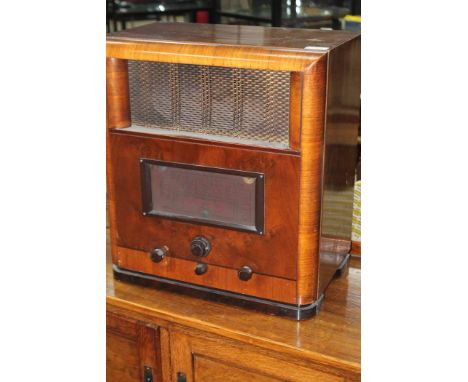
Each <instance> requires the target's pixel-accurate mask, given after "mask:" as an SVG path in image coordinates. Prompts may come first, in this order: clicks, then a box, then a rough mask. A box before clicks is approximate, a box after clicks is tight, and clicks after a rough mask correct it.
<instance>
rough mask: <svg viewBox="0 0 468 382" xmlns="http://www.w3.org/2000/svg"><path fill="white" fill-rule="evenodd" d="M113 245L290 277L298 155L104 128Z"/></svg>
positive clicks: (294, 242) (293, 274)
mask: <svg viewBox="0 0 468 382" xmlns="http://www.w3.org/2000/svg"><path fill="white" fill-rule="evenodd" d="M110 146H111V158H112V162H111V171H112V172H113V173H114V174H117V176H115V177H114V190H115V191H114V200H115V206H116V207H115V210H116V217H117V221H116V225H117V227H116V230H117V233H118V234H117V237H118V245H119V246H121V247H124V248H129V249H134V250H140V251H143V252H144V256H145V257H147V256H148V254H149V253H150V252H151V250H152V249H154V248H160V247H165V246H166V247H167V248H169V251H170V252H169V254H168V256H171V257H177V258H183V259H187V260H190V261H194V262H197V261H199V260H200V258H197V257H196V256H194V255H193V254H192V252H191V245H192V241H193V239H194V238H196V237H205V238H207V240H208V241H209V243H210V246H211V250H210V253H209V254H208V255H207V256H206V257H203V259H202V260H203V262H204V263H207V264H216V265H219V266H223V267H229V268H235V269H239V268H240V267H242V266H243V265H245V264H248V265H249V266H250V267H251V268H252V269H253V271H255V272H256V273H259V274H265V275H271V276H277V277H283V278H287V279H291V280H294V279H295V278H296V266H295V259H296V256H297V242H298V236H297V235H298V231H297V221H298V219H299V215H298V214H299V208H298V202H299V195H298V193H299V159H300V158H299V156H298V155H294V154H278V153H269V152H260V153H259V152H258V151H253V150H249V149H240V148H226V147H222V146H217V145H212V144H210V145H207V144H202V143H195V142H184V141H176V140H171V139H168V138H165V139H164V138H162V137H151V136H144V137H143V136H138V135H136V134H134V133H130V132H127V131H125V129H123V130H115V131H112V132H111V133H110Z"/></svg>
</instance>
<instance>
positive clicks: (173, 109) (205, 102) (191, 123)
mask: <svg viewBox="0 0 468 382" xmlns="http://www.w3.org/2000/svg"><path fill="white" fill-rule="evenodd" d="M128 70H129V86H130V104H131V116H132V125H137V126H143V127H148V128H159V129H168V130H171V131H181V132H188V133H196V134H211V135H216V136H219V137H230V138H236V139H238V140H255V141H261V142H265V143H273V144H281V145H284V146H289V95H290V94H289V88H290V82H289V81H290V73H288V72H274V71H264V70H251V69H236V68H234V69H232V68H221V67H215V66H199V65H180V64H167V63H161V62H150V61H132V60H129V62H128Z"/></svg>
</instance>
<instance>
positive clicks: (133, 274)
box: [107, 23, 360, 365]
mask: <svg viewBox="0 0 468 382" xmlns="http://www.w3.org/2000/svg"><path fill="white" fill-rule="evenodd" d="M359 95H360V36H359V35H358V34H355V33H350V32H345V31H317V30H300V29H285V28H262V27H248V26H229V25H201V24H170V23H169V24H168V23H155V24H152V25H149V26H144V27H140V28H135V29H132V30H128V31H123V32H118V33H115V34H111V35H108V37H107V110H108V111H107V137H108V139H107V143H108V150H107V155H108V156H107V159H108V166H107V168H108V194H109V215H110V235H111V252H112V261H113V264H114V273H115V276H116V277H117V278H119V279H121V280H127V281H134V282H140V283H145V284H148V285H168V286H170V287H171V288H177V289H181V288H182V289H184V290H189V291H191V292H193V293H197V294H200V295H204V296H212V297H213V298H216V299H219V300H224V301H230V302H232V303H236V304H241V305H243V306H254V307H255V308H257V309H258V308H261V309H264V310H266V311H268V312H272V313H275V314H277V315H287V316H291V317H293V318H295V319H303V318H307V317H310V316H311V315H313V314H314V313H316V312H317V309H318V307H319V305H320V303H321V301H322V299H323V296H324V292H325V289H326V288H327V286H328V285H329V283H330V281H331V280H332V278H333V276H334V275H335V274H336V272H337V271H338V272H339V271H340V270H341V269H342V268H343V267H344V266H345V264H346V262H347V260H348V257H349V255H348V253H349V251H350V248H351V240H350V238H351V223H352V204H353V192H352V191H353V185H354V169H355V162H356V154H357V151H356V145H357V134H358V126H359V110H360V96H359ZM203 362H205V363H206V364H207V365H208V364H210V362H212V361H210V360H209V359H206V360H204V361H203Z"/></svg>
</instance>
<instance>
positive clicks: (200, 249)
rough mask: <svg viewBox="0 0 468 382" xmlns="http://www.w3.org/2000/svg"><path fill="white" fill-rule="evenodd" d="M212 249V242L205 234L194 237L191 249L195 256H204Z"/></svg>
mask: <svg viewBox="0 0 468 382" xmlns="http://www.w3.org/2000/svg"><path fill="white" fill-rule="evenodd" d="M210 250H211V244H210V242H209V241H208V240H207V239H206V238H204V237H203V236H197V237H195V238H193V240H192V244H191V245H190V251H191V252H192V255H193V256H197V257H203V256H206V255H208V253H209V252H210Z"/></svg>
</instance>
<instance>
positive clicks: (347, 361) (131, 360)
mask: <svg viewBox="0 0 468 382" xmlns="http://www.w3.org/2000/svg"><path fill="white" fill-rule="evenodd" d="M360 275H361V271H360V259H359V258H352V259H351V262H350V266H349V269H348V272H347V273H346V274H345V275H343V276H342V277H341V278H338V279H336V280H334V281H333V283H332V285H331V286H330V287H329V288H328V289H327V292H326V297H325V301H324V303H323V305H322V309H321V311H320V313H319V314H318V316H316V317H314V318H311V319H309V320H306V321H300V322H297V321H293V320H291V319H288V318H281V317H273V316H269V315H266V314H262V313H257V312H254V311H250V310H246V309H242V308H238V307H234V306H229V305H225V304H222V303H215V302H210V301H207V300H202V299H199V298H195V297H191V296H187V295H183V294H179V293H174V292H170V291H165V290H157V289H152V288H147V287H142V286H138V285H133V284H128V283H123V282H120V281H116V280H114V278H113V274H112V265H111V261H110V254H109V250H108V260H107V381H108V382H133V381H135V382H143V381H144V382H151V381H153V382H161V381H163V382H166V381H167V382H168V381H172V382H184V381H185V382H234V381H235V382H238V381H249V382H250V381H252V382H274V381H291V382H292V381H294V382H296V381H297V382H309V381H311V382H314V381H320V382H335V381H359V380H360V375H361V362H360V352H361V349H360V337H361V317H360Z"/></svg>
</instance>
